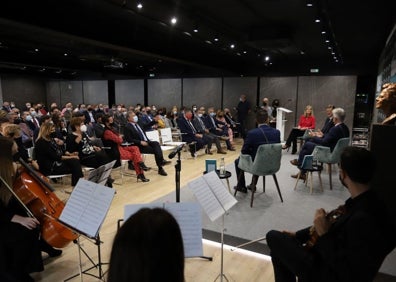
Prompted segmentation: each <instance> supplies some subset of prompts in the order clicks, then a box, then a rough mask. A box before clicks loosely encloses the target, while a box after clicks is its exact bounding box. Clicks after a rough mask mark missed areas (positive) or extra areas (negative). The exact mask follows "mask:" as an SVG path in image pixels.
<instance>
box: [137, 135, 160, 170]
mask: <svg viewBox="0 0 396 282" xmlns="http://www.w3.org/2000/svg"><path fill="white" fill-rule="evenodd" d="M147 142H148V146H140V145H139V149H140V152H141V153H142V154H154V157H155V163H156V164H157V166H158V168H160V167H162V166H163V162H164V154H163V153H162V149H161V145H160V144H159V143H158V142H157V141H147Z"/></svg>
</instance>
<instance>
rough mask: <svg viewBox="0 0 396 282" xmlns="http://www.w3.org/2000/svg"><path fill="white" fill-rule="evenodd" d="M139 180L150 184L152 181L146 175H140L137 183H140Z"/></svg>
mask: <svg viewBox="0 0 396 282" xmlns="http://www.w3.org/2000/svg"><path fill="white" fill-rule="evenodd" d="M139 180H141V181H142V182H149V181H150V179H148V178H146V177H145V176H144V174H138V176H137V181H138V182H139Z"/></svg>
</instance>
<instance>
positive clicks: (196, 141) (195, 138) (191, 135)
mask: <svg viewBox="0 0 396 282" xmlns="http://www.w3.org/2000/svg"><path fill="white" fill-rule="evenodd" d="M192 119H193V113H192V111H191V110H190V109H185V110H184V114H183V115H182V116H180V117H178V118H177V120H176V123H177V126H178V127H179V129H180V132H181V133H182V141H183V142H186V143H188V144H189V147H190V154H191V156H192V157H193V158H194V157H195V153H196V152H197V151H198V150H200V149H202V148H203V147H204V146H205V145H207V144H208V140H207V139H205V138H203V134H201V133H198V131H197V129H196V128H195V127H194V125H193V123H192Z"/></svg>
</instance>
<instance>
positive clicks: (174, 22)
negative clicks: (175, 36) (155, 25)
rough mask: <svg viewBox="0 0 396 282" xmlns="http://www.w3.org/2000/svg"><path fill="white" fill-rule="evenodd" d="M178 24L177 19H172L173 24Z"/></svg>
mask: <svg viewBox="0 0 396 282" xmlns="http://www.w3.org/2000/svg"><path fill="white" fill-rule="evenodd" d="M176 23H177V18H176V17H173V18H171V24H173V25H175V24H176Z"/></svg>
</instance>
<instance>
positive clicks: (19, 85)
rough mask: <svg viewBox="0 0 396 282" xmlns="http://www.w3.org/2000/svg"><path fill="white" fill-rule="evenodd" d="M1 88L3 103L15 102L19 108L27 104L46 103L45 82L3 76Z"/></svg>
mask: <svg viewBox="0 0 396 282" xmlns="http://www.w3.org/2000/svg"><path fill="white" fill-rule="evenodd" d="M1 88H2V90H1V92H2V95H3V101H8V102H10V101H13V102H15V105H16V106H17V107H19V108H21V107H22V106H24V105H25V103H26V102H31V103H37V102H42V103H45V102H46V88H45V82H44V81H42V80H38V79H29V78H21V77H12V76H2V77H1Z"/></svg>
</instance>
